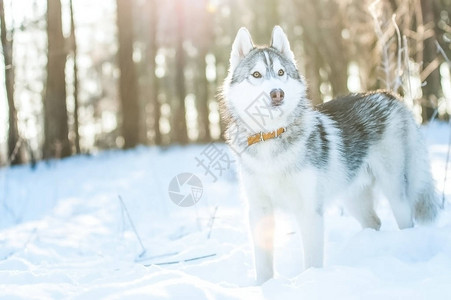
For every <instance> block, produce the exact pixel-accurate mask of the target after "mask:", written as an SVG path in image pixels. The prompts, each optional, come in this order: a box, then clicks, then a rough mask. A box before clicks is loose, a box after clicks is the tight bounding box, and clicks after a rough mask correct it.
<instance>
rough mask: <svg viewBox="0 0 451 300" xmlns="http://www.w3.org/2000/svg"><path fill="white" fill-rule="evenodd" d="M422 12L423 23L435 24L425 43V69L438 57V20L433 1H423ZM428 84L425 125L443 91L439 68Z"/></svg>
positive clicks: (424, 116) (424, 113) (424, 90)
mask: <svg viewBox="0 0 451 300" xmlns="http://www.w3.org/2000/svg"><path fill="white" fill-rule="evenodd" d="M421 10H422V15H423V22H424V25H425V26H426V25H427V24H431V23H432V24H433V28H432V30H434V34H433V35H432V36H431V37H429V38H427V39H425V40H424V41H423V69H424V68H427V66H429V64H430V63H432V61H434V59H435V58H436V57H437V47H436V45H435V41H436V39H437V38H436V37H437V36H436V34H435V27H436V20H435V16H434V3H433V1H432V0H421ZM425 80H426V84H425V85H423V87H422V90H423V102H422V104H421V108H422V113H421V115H422V117H423V123H425V122H427V121H429V120H430V119H431V117H432V115H433V114H434V110H435V108H436V107H437V100H438V96H437V95H438V93H439V91H440V90H441V83H440V72H439V69H438V67H437V68H435V69H434V71H432V72H431V73H430V74H429V76H428V77H426V78H425Z"/></svg>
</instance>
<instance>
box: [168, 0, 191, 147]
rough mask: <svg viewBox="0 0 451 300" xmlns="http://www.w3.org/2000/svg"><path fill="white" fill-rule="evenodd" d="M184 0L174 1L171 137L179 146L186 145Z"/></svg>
mask: <svg viewBox="0 0 451 300" xmlns="http://www.w3.org/2000/svg"><path fill="white" fill-rule="evenodd" d="M184 2H185V1H184V0H176V18H177V20H176V22H177V25H176V28H175V31H176V33H175V34H176V46H175V68H176V69H175V92H176V101H175V102H174V103H173V111H174V112H173V115H172V120H173V121H172V126H171V130H172V137H173V139H174V141H175V142H178V143H181V144H187V143H188V131H187V126H186V108H185V97H186V83H185V66H186V54H185V50H184V49H183V42H184V40H185V34H184V30H185V8H184V5H185V4H184Z"/></svg>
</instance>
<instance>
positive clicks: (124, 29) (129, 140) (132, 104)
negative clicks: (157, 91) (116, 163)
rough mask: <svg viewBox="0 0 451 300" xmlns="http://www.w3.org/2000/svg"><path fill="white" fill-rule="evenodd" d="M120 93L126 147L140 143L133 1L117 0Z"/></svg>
mask: <svg viewBox="0 0 451 300" xmlns="http://www.w3.org/2000/svg"><path fill="white" fill-rule="evenodd" d="M117 28H118V40H119V49H118V60H119V69H120V73H121V75H120V78H119V95H120V102H121V106H122V107H121V108H122V136H123V138H124V148H125V149H128V148H132V147H135V146H136V145H138V143H139V137H140V135H139V130H140V122H139V101H138V92H137V82H136V73H135V65H134V62H133V1H130V0H117Z"/></svg>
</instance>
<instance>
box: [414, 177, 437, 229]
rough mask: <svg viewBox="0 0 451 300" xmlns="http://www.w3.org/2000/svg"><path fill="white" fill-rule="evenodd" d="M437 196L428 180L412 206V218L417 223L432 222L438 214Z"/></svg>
mask: <svg viewBox="0 0 451 300" xmlns="http://www.w3.org/2000/svg"><path fill="white" fill-rule="evenodd" d="M441 208H442V207H441V204H440V202H439V198H438V196H437V193H436V191H435V189H434V186H433V184H432V178H431V182H428V183H427V184H425V186H424V187H423V190H421V191H420V192H419V193H418V194H417V199H416V202H415V206H414V218H415V220H416V221H417V222H418V223H421V224H427V223H432V222H433V221H434V220H435V219H436V218H437V216H438V214H439V211H440V209H441Z"/></svg>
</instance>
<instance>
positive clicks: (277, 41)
mask: <svg viewBox="0 0 451 300" xmlns="http://www.w3.org/2000/svg"><path fill="white" fill-rule="evenodd" d="M271 47H273V48H275V49H277V50H279V51H280V53H282V55H283V56H285V57H286V58H288V59H289V60H290V61H292V62H294V54H293V51H291V49H290V42H289V41H288V38H287V36H286V34H285V32H283V29H282V28H281V27H280V26H275V27H274V29H273V30H272V36H271Z"/></svg>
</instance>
